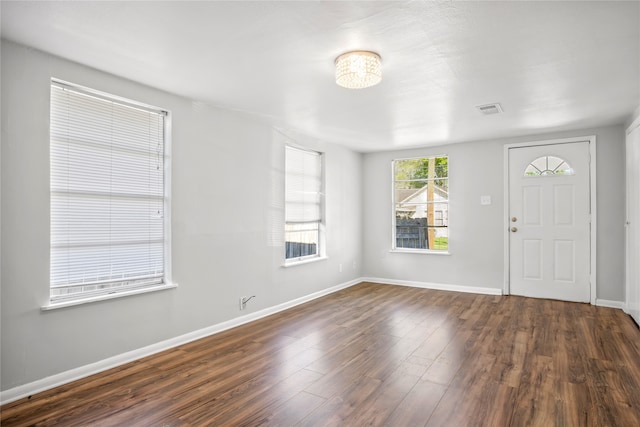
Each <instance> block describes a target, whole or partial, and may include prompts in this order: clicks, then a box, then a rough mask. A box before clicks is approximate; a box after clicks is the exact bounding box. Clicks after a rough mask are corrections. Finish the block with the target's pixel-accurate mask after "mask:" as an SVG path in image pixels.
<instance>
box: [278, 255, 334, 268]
mask: <svg viewBox="0 0 640 427" xmlns="http://www.w3.org/2000/svg"><path fill="white" fill-rule="evenodd" d="M326 259H329V257H327V256H317V257H313V258H307V259H302V260H300V261H297V260H295V259H292V260H289V261H285V263H284V264H282V267H284V268H289V267H295V266H297V265H303V264H311V263H312V262H317V261H324V260H326Z"/></svg>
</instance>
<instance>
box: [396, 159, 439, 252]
mask: <svg viewBox="0 0 640 427" xmlns="http://www.w3.org/2000/svg"><path fill="white" fill-rule="evenodd" d="M393 199H394V200H393V204H394V227H393V233H394V236H393V242H394V249H418V250H419V249H422V250H435V251H446V250H448V248H449V158H448V157H446V156H441V157H422V158H415V159H402V160H394V161H393Z"/></svg>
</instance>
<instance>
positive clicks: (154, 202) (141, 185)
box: [50, 81, 168, 304]
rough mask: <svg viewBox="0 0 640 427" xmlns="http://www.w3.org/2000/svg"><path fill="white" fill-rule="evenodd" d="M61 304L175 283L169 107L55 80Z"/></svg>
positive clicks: (54, 285) (55, 275)
mask: <svg viewBox="0 0 640 427" xmlns="http://www.w3.org/2000/svg"><path fill="white" fill-rule="evenodd" d="M50 115H51V116H50V166H51V168H50V174H51V175H50V194H51V208H50V209H51V212H50V213H51V248H50V250H51V266H50V298H51V302H52V303H54V304H55V303H61V302H68V301H79V300H87V299H90V298H96V297H101V296H105V295H108V294H117V293H123V292H134V291H135V292H138V291H141V290H142V289H144V288H149V289H150V288H157V287H159V286H163V285H166V284H167V278H166V277H165V272H166V269H165V265H166V263H168V259H167V254H166V253H165V252H166V249H165V248H166V247H167V246H168V244H167V241H166V239H167V237H168V232H167V231H168V224H167V221H166V216H165V214H164V213H165V211H166V209H167V206H166V203H167V198H166V194H165V182H166V180H165V157H166V153H165V137H166V135H165V126H166V125H165V122H166V119H167V113H166V112H165V111H162V110H158V109H155V108H154V107H148V106H143V105H141V104H138V103H135V102H133V101H126V100H124V99H121V98H116V97H113V96H111V95H108V94H104V93H100V92H96V91H93V90H90V89H86V88H82V87H78V86H73V85H69V84H66V83H62V82H57V81H53V82H52V84H51V112H50Z"/></svg>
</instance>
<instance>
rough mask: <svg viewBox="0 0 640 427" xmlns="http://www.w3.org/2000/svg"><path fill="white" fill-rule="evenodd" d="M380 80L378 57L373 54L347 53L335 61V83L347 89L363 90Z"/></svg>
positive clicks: (380, 71)
mask: <svg viewBox="0 0 640 427" xmlns="http://www.w3.org/2000/svg"><path fill="white" fill-rule="evenodd" d="M380 80H382V65H381V61H380V55H378V54H377V53H373V52H364V51H356V52H347V53H343V54H342V55H340V56H338V58H337V59H336V83H337V84H338V86H342V87H346V88H347V89H363V88H365V87H369V86H374V85H377V84H378V83H380Z"/></svg>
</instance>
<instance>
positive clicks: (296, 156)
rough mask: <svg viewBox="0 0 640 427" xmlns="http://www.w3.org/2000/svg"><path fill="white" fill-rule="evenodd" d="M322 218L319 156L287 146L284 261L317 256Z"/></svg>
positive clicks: (320, 158)
mask: <svg viewBox="0 0 640 427" xmlns="http://www.w3.org/2000/svg"><path fill="white" fill-rule="evenodd" d="M322 216H323V207H322V155H321V154H320V153H317V152H315V151H309V150H304V149H300V148H297V147H292V146H286V149H285V246H286V248H285V252H286V254H285V259H287V260H295V259H305V258H310V257H315V256H319V255H320V253H321V251H320V249H321V248H320V244H321V232H322Z"/></svg>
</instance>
